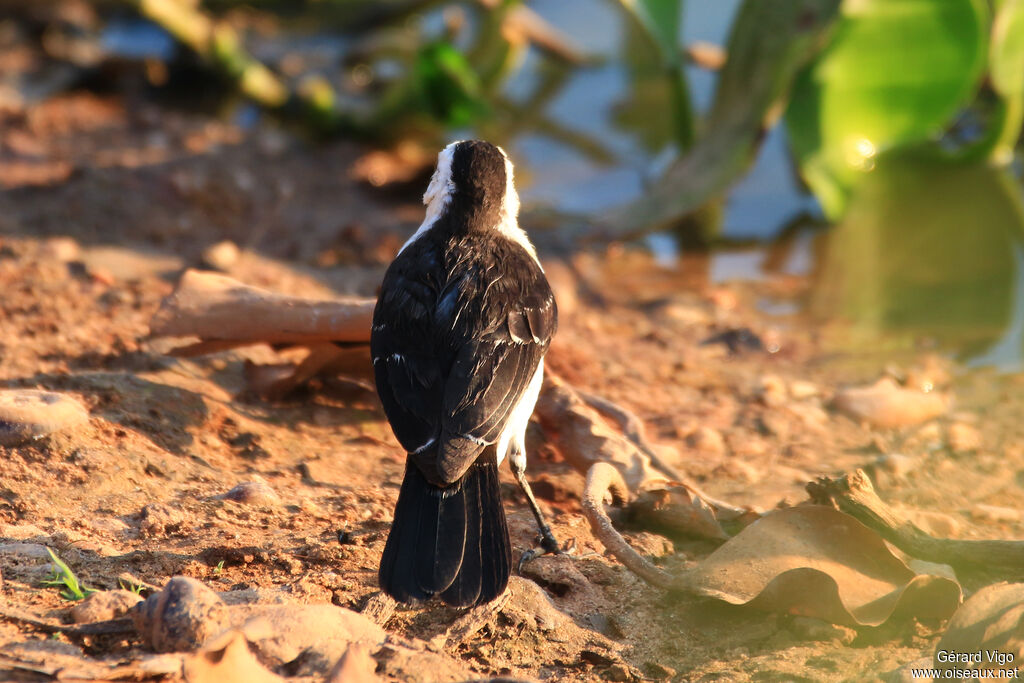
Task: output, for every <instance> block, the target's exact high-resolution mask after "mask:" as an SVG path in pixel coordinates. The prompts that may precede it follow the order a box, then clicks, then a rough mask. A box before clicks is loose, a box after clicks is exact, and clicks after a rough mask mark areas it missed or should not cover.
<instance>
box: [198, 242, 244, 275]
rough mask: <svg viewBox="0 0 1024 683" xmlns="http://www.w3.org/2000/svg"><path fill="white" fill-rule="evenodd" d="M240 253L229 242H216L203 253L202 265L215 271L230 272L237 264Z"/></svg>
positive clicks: (236, 247) (236, 246)
mask: <svg viewBox="0 0 1024 683" xmlns="http://www.w3.org/2000/svg"><path fill="white" fill-rule="evenodd" d="M240 255H241V252H240V251H239V249H238V245H236V244H235V243H234V242H232V241H231V240H224V241H222V242H217V244H214V245H211V246H209V247H207V248H206V249H205V250H204V251H203V263H204V264H206V265H208V266H210V267H211V268H215V269H216V270H230V269H231V266H233V265H235V264H236V263H238V257H239V256H240Z"/></svg>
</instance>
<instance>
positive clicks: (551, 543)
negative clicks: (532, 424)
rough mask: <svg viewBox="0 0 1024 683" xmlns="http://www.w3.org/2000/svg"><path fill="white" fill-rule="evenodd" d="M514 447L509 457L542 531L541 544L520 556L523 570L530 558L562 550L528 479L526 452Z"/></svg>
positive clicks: (540, 531) (520, 569)
mask: <svg viewBox="0 0 1024 683" xmlns="http://www.w3.org/2000/svg"><path fill="white" fill-rule="evenodd" d="M513 449H514V450H513V452H512V457H511V458H510V459H509V460H510V462H509V464H510V465H511V466H512V474H513V476H515V478H516V481H517V482H518V483H519V488H521V489H522V490H523V493H524V494H526V502H527V503H529V504H530V511H531V512H533V517H534V519H536V520H537V530H538V531H539V533H540V546H539V547H537V548H532V549H530V550H527V551H526V552H524V553H523V556H522V557H520V558H519V566H518V569H519V571H522V569H523V565H524V564H526V563H527V562H529V561H530V560H532V559H534V558H536V557H540V556H541V555H547V554H549V553H554V554H561V553H562V550H561V548H560V547H559V545H558V541H557V540H556V539H555V535H554V534H552V533H551V527H550V526H548V523H547V520H545V519H544V513H543V512H541V509H540V505H538V504H537V499H536V498H535V497H534V495H533V490H532V489H531V488H530V482H528V481H527V480H526V453H525V452H523V451H522V450H521V449H520V448H516V447H515V446H513Z"/></svg>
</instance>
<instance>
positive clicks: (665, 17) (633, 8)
mask: <svg viewBox="0 0 1024 683" xmlns="http://www.w3.org/2000/svg"><path fill="white" fill-rule="evenodd" d="M620 2H621V3H622V5H623V6H624V7H625V8H626V9H627V10H629V12H630V14H632V15H633V17H634V18H635V19H636V21H635V22H633V26H631V27H630V30H629V32H628V33H627V34H626V56H625V60H624V61H626V64H627V67H632V70H633V72H634V73H633V78H631V79H630V81H631V82H632V83H633V84H634V88H637V89H639V90H641V92H642V94H644V95H648V96H651V95H653V96H654V97H658V98H660V97H661V96H662V93H663V94H664V96H665V97H666V99H667V102H666V103H665V105H664V107H663V108H664V109H665V110H667V111H669V112H671V117H670V118H669V117H666V118H667V119H668V122H669V123H670V125H671V133H672V136H673V138H674V139H675V141H676V144H677V145H678V146H679V149H680V150H682V151H686V150H688V149H690V147H692V146H693V139H694V136H695V134H696V125H695V123H694V118H693V104H692V103H691V101H690V86H689V84H688V83H687V79H686V70H685V67H684V64H683V60H682V54H681V52H680V50H679V43H678V36H679V29H680V26H681V25H682V16H683V0H620ZM636 28H639V29H640V30H639V31H637V30H635V29H636ZM638 35H640V36H643V38H644V39H645V40H646V42H648V43H650V45H651V46H652V47H653V48H654V52H655V53H656V55H657V62H656V63H655V64H654V65H653V66H654V68H653V69H650V70H648V68H646V65H644V64H643V57H642V55H641V54H640V52H639V51H634V50H633V49H631V48H632V45H631V44H630V43H635V42H636V41H635V38H636V37H637V36H638ZM638 62H639V63H638ZM638 72H639V73H638ZM652 75H653V76H655V79H654V82H653V83H652V82H651V79H650V76H652ZM640 80H644V81H647V82H646V83H644V84H642V85H641V84H640V83H639V81H640ZM632 106H633V107H634V108H639V107H640V106H642V104H641V105H637V104H634V105H632ZM651 111H652V110H647V111H645V112H644V117H645V120H647V121H648V122H649V121H650V119H651V116H650V114H651Z"/></svg>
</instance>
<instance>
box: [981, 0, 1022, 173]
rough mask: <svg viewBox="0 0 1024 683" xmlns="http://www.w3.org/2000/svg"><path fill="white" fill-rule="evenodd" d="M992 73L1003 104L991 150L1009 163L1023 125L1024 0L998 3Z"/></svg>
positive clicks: (990, 60)
mask: <svg viewBox="0 0 1024 683" xmlns="http://www.w3.org/2000/svg"><path fill="white" fill-rule="evenodd" d="M989 73H990V77H991V80H992V89H993V90H994V91H995V92H996V93H997V94H998V95H999V97H1000V99H1001V104H1002V117H1001V120H1000V122H999V125H997V126H993V130H994V131H996V132H995V134H994V135H993V136H992V137H993V143H992V148H991V153H992V156H993V158H994V159H995V160H996V161H998V162H1000V163H1009V162H1010V161H1011V160H1012V159H1013V148H1014V146H1015V145H1016V144H1017V139H1018V138H1019V137H1020V132H1021V127H1022V124H1024V0H1002V2H1001V3H1000V5H999V8H998V11H997V12H996V17H995V22H994V23H993V25H992V45H991V47H990V49H989Z"/></svg>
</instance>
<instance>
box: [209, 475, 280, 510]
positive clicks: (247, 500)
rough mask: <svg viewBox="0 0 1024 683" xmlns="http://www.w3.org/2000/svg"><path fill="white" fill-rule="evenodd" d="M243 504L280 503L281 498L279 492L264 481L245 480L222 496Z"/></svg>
mask: <svg viewBox="0 0 1024 683" xmlns="http://www.w3.org/2000/svg"><path fill="white" fill-rule="evenodd" d="M220 498H223V499H224V500H232V501H234V502H236V503H242V504H243V505H278V504H279V503H280V502H281V499H280V498H279V497H278V495H277V492H275V491H274V489H272V488H270V485H268V484H267V483H266V482H264V481H258V480H257V481H244V482H242V483H241V484H238V485H237V486H235V487H234V488H233V489H231V490H230V491H228V492H227V493H225V494H223V495H222V496H220Z"/></svg>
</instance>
